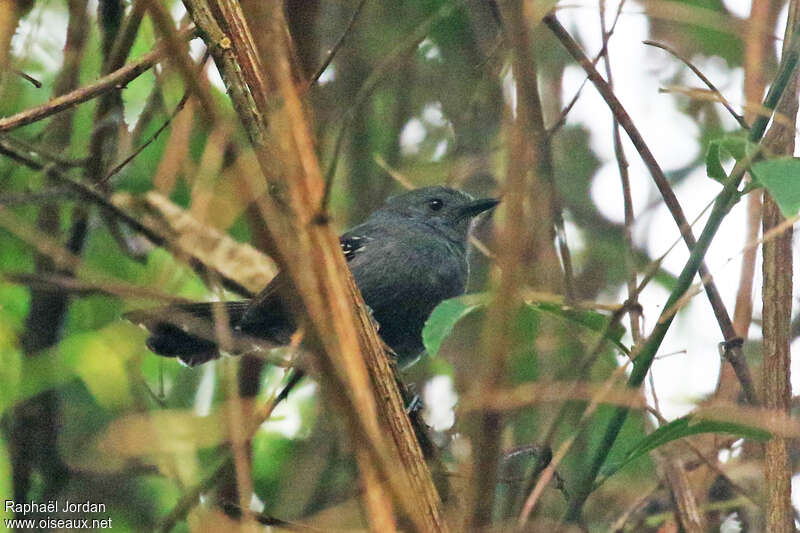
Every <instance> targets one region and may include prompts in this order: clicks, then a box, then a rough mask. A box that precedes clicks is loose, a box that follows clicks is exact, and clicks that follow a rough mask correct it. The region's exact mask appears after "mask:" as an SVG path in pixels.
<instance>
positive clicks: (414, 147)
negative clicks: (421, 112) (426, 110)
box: [400, 117, 427, 155]
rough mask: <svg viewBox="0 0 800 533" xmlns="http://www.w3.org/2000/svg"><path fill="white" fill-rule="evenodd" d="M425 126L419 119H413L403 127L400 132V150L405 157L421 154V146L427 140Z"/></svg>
mask: <svg viewBox="0 0 800 533" xmlns="http://www.w3.org/2000/svg"><path fill="white" fill-rule="evenodd" d="M426 134H427V132H426V131H425V125H424V124H423V123H422V121H421V120H420V119H418V118H416V117H415V118H412V119H411V120H409V121H408V122H406V125H405V126H403V131H401V132H400V150H401V151H402V152H403V155H414V154H417V153H419V145H420V143H421V142H422V141H423V140H424V139H425V135H426Z"/></svg>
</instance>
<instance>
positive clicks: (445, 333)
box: [422, 295, 488, 357]
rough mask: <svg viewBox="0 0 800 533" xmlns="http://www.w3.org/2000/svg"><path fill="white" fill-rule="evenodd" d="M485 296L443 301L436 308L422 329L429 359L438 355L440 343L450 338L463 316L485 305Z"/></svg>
mask: <svg viewBox="0 0 800 533" xmlns="http://www.w3.org/2000/svg"><path fill="white" fill-rule="evenodd" d="M487 301H488V300H487V299H486V297H485V296H481V295H469V296H461V297H459V298H451V299H450V300H445V301H444V302H442V303H440V304H439V305H438V306H436V309H434V310H433V313H431V316H430V317H428V320H427V322H425V327H424V328H423V329H422V343H423V344H424V345H425V350H426V351H427V352H428V355H430V356H431V357H433V356H435V355H436V354H438V353H439V348H441V346H442V342H444V340H445V339H446V338H447V337H449V336H450V334H451V333H452V332H453V328H454V327H455V325H456V324H457V323H458V322H459V321H460V320H461V319H462V318H464V317H465V316H467V315H468V314H470V313H472V312H473V311H475V310H476V309H479V308H481V307H484V306H485V305H486V303H487Z"/></svg>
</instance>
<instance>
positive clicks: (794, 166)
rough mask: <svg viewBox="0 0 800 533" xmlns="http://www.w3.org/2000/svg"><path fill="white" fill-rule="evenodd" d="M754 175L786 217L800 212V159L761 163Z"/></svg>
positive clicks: (756, 166)
mask: <svg viewBox="0 0 800 533" xmlns="http://www.w3.org/2000/svg"><path fill="white" fill-rule="evenodd" d="M753 174H754V175H755V177H756V179H758V181H759V182H760V183H761V184H762V185H764V187H766V189H767V190H768V191H769V194H770V195H771V196H772V198H774V199H775V202H777V204H778V207H779V208H780V210H781V213H782V214H783V216H785V217H787V218H788V217H793V216H794V215H796V214H797V213H798V211H800V159H798V158H795V157H781V158H778V159H768V160H766V161H759V162H758V163H756V164H754V165H753Z"/></svg>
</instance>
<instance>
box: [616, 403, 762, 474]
mask: <svg viewBox="0 0 800 533" xmlns="http://www.w3.org/2000/svg"><path fill="white" fill-rule="evenodd" d="M699 433H731V434H733V435H739V436H741V437H744V438H747V439H754V440H762V441H763V440H769V438H770V437H771V435H770V433H769V432H768V431H765V430H763V429H759V428H754V427H750V426H745V425H742V424H735V423H733V422H720V421H717V420H702V419H698V418H697V417H696V416H694V415H686V416H684V417H681V418H678V419H677V420H673V421H672V422H670V423H668V424H664V425H663V426H661V427H660V428H658V429H657V430H655V431H653V432H652V433H650V434H649V435H648V436H647V437H645V438H644V439H642V440H641V441H640V442H639V443H638V444H636V445H635V446H634V447H633V448H631V449H630V450H628V453H627V454H625V457H624V458H623V459H622V460H621V461H618V462H616V463H613V464H610V465H608V466H607V467H605V468H604V469H603V470H602V471H601V476H602V477H603V478H608V477H611V476H613V475H614V474H616V473H617V472H618V471H619V470H620V469H621V468H623V467H625V466H626V465H628V464H629V463H631V462H632V461H634V460H636V459H638V458H639V457H641V456H642V455H644V454H646V453H649V452H650V451H652V450H655V449H656V448H658V447H659V446H663V445H664V444H666V443H668V442H671V441H674V440H677V439H682V438H683V437H688V436H689V435H697V434H699Z"/></svg>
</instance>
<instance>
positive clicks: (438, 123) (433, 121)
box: [422, 102, 449, 128]
mask: <svg viewBox="0 0 800 533" xmlns="http://www.w3.org/2000/svg"><path fill="white" fill-rule="evenodd" d="M422 120H424V121H425V122H427V123H428V124H430V125H431V126H435V127H437V128H441V127H444V126H447V125H448V124H449V121H448V120H447V119H446V118H444V113H443V112H442V103H441V102H433V103H430V104H426V105H425V107H424V108H422Z"/></svg>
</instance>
